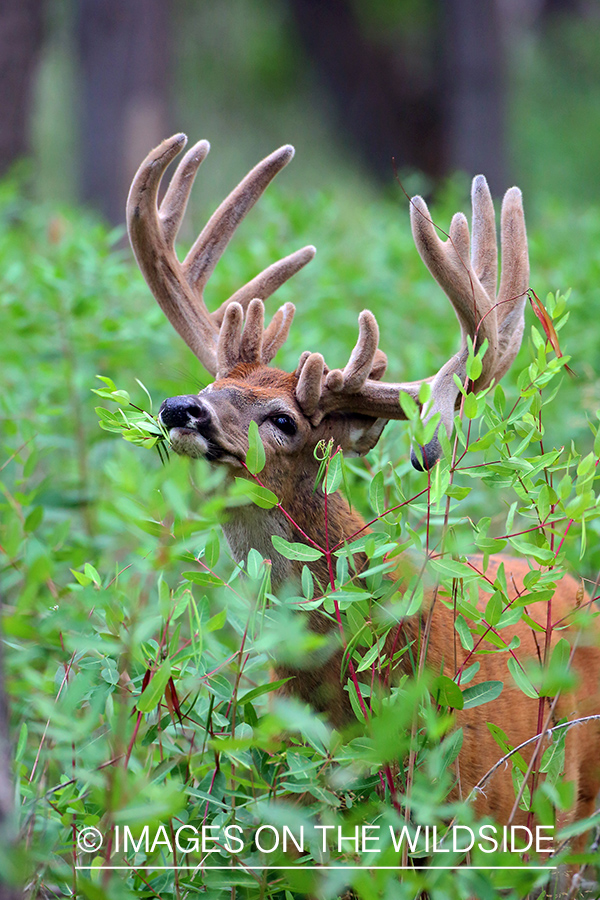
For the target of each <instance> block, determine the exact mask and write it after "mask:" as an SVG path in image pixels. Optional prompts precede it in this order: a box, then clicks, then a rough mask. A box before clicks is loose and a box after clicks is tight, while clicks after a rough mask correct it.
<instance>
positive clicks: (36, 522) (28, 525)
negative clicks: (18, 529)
mask: <svg viewBox="0 0 600 900" xmlns="http://www.w3.org/2000/svg"><path fill="white" fill-rule="evenodd" d="M43 518H44V510H43V508H42V507H41V506H35V507H34V508H33V509H32V510H31V512H30V513H29V515H28V516H27V518H26V519H25V524H24V525H23V529H24V531H35V529H36V528H38V527H39V526H40V525H41V524H42V519H43Z"/></svg>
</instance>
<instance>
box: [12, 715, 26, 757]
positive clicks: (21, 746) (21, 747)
mask: <svg viewBox="0 0 600 900" xmlns="http://www.w3.org/2000/svg"><path fill="white" fill-rule="evenodd" d="M27 733H28V729H27V722H23V724H22V725H21V728H20V731H19V740H18V741H17V749H16V750H15V762H19V761H20V760H21V758H22V756H23V754H24V753H25V747H26V746H27Z"/></svg>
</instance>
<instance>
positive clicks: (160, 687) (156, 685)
mask: <svg viewBox="0 0 600 900" xmlns="http://www.w3.org/2000/svg"><path fill="white" fill-rule="evenodd" d="M170 677H171V663H170V662H169V660H168V659H166V660H165V661H164V663H163V664H162V665H161V666H160V667H159V668H158V669H157V670H156V672H155V673H154V675H153V676H152V678H151V679H150V682H149V683H148V684H147V685H146V688H145V690H144V691H143V693H142V695H141V697H140V699H139V700H138V702H137V703H136V706H137V709H138V712H141V713H149V712H152V710H153V709H156V707H157V706H158V704H159V703H160V701H161V698H162V696H163V694H164V692H165V688H166V686H167V682H168V680H169V678H170Z"/></svg>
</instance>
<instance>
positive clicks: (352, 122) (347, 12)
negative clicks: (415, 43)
mask: <svg viewBox="0 0 600 900" xmlns="http://www.w3.org/2000/svg"><path fill="white" fill-rule="evenodd" d="M290 5H291V9H292V12H293V16H294V19H295V22H296V25H297V28H298V31H299V34H300V37H301V39H302V42H303V44H304V46H305V48H306V51H307V53H308V54H309V56H310V57H311V58H312V60H313V61H314V64H315V66H316V69H317V71H318V73H319V75H320V77H321V79H322V81H323V83H324V85H325V86H326V88H327V89H328V91H329V93H330V96H331V98H332V100H333V102H334V108H335V115H336V118H337V119H338V122H339V124H340V126H341V127H342V129H343V130H344V131H345V132H346V133H347V134H348V136H349V138H350V139H351V140H352V142H353V145H354V147H355V150H356V153H357V154H358V155H359V156H360V157H361V158H362V159H363V161H364V162H365V163H366V164H367V165H368V166H369V167H370V168H371V169H372V170H374V171H375V173H376V174H377V175H379V176H380V177H381V178H383V179H384V180H385V181H386V182H388V183H389V182H390V179H391V178H392V177H393V169H392V158H394V159H395V160H396V163H397V164H398V166H399V167H402V166H414V167H418V168H420V169H422V170H424V171H425V172H427V173H428V174H430V175H432V176H434V177H435V176H438V175H440V174H442V172H443V148H442V143H441V128H440V126H441V107H440V102H439V101H440V97H439V95H438V94H437V93H436V88H435V84H434V81H435V79H430V78H428V77H424V76H423V74H422V73H423V69H420V71H419V72H417V71H415V69H414V68H413V67H411V66H409V65H407V64H406V63H405V61H404V60H403V58H402V53H401V52H396V50H395V48H392V47H391V46H389V45H387V44H386V43H385V41H383V40H382V41H381V42H378V43H374V42H372V41H370V40H369V39H368V38H367V37H366V36H365V34H364V33H363V32H362V31H361V28H360V25H359V23H358V21H357V19H356V16H355V13H354V11H353V6H352V3H351V2H350V0H290ZM433 43H435V38H434V40H433ZM425 68H427V67H425Z"/></svg>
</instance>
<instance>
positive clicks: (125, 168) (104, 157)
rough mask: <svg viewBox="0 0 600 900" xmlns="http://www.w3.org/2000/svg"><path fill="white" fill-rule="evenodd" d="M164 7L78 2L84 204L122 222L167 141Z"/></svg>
mask: <svg viewBox="0 0 600 900" xmlns="http://www.w3.org/2000/svg"><path fill="white" fill-rule="evenodd" d="M170 19H171V9H170V2H169V0H127V2H123V0H80V3H79V20H78V24H77V32H78V43H79V51H80V58H81V68H82V76H83V77H82V88H81V104H82V108H81V116H80V121H81V129H82V142H81V152H82V164H81V165H82V173H81V196H82V199H83V200H85V201H86V202H88V203H90V204H91V205H93V206H95V207H96V209H98V210H99V211H100V212H102V213H103V214H104V216H106V218H107V219H108V220H109V221H110V222H112V223H119V222H122V221H123V219H124V216H125V200H126V198H127V191H128V189H129V183H130V181H131V178H132V176H133V174H134V172H135V170H136V168H137V166H138V165H139V164H140V162H141V161H142V159H143V158H144V156H145V155H146V154H147V153H148V152H149V151H150V150H151V149H152V147H154V146H156V144H158V143H159V142H160V141H161V140H162V139H163V138H165V137H167V136H168V114H167V110H168V102H167V95H168V87H169V80H170V79H169V75H170V73H169V61H170V52H169V49H170V48H169V23H170Z"/></svg>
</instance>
